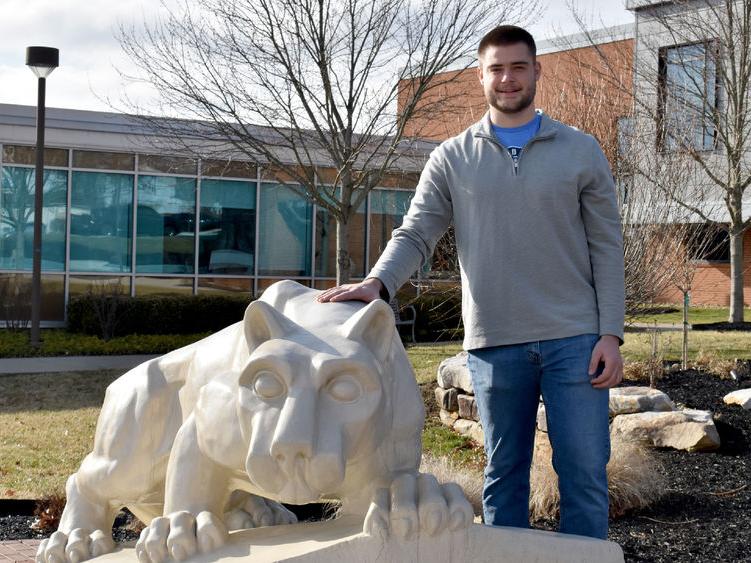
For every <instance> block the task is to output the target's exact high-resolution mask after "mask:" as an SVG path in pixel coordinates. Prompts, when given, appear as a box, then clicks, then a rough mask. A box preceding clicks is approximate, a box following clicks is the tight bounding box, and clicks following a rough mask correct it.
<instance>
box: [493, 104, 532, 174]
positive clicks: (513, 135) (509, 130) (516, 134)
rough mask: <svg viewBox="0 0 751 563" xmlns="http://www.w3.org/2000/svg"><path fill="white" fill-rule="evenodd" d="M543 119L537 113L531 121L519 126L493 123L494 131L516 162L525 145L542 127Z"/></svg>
mask: <svg viewBox="0 0 751 563" xmlns="http://www.w3.org/2000/svg"><path fill="white" fill-rule="evenodd" d="M541 121H542V118H541V116H540V114H539V113H537V114H535V116H534V118H532V120H531V121H528V122H527V123H525V124H524V125H520V126H519V127H499V126H498V125H493V133H495V136H496V137H498V140H499V141H500V142H501V144H502V145H503V146H504V147H506V149H507V150H508V153H509V154H510V155H511V158H512V159H513V160H514V162H515V163H516V162H518V161H519V157H520V156H521V154H522V149H524V146H525V145H526V144H527V142H528V141H529V140H530V139H531V138H532V137H534V136H535V134H536V133H537V131H538V130H539V129H540V122H541Z"/></svg>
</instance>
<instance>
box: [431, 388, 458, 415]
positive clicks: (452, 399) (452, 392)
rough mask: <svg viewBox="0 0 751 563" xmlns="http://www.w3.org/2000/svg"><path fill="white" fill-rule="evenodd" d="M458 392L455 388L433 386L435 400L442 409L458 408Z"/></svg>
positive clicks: (456, 409) (452, 409)
mask: <svg viewBox="0 0 751 563" xmlns="http://www.w3.org/2000/svg"><path fill="white" fill-rule="evenodd" d="M458 395H459V393H458V392H457V390H456V389H453V388H452V389H444V388H443V387H436V388H435V400H436V402H437V403H438V406H439V407H441V408H442V409H444V410H447V411H451V412H456V411H458V410H459V401H458V400H457V397H458Z"/></svg>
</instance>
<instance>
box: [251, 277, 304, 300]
mask: <svg viewBox="0 0 751 563" xmlns="http://www.w3.org/2000/svg"><path fill="white" fill-rule="evenodd" d="M283 279H285V278H273V279H272V278H263V279H259V280H258V295H259V296H260V295H261V294H262V293H263V292H264V290H266V289H268V288H269V287H271V286H272V285H274V284H275V283H276V282H278V281H282V280H283ZM294 281H295V282H297V283H299V284H300V285H304V286H305V287H310V280H294Z"/></svg>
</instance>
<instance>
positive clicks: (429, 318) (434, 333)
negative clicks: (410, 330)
mask: <svg viewBox="0 0 751 563" xmlns="http://www.w3.org/2000/svg"><path fill="white" fill-rule="evenodd" d="M410 304H411V305H414V307H415V309H416V310H417V322H416V325H415V332H416V334H417V340H418V342H436V341H438V340H460V339H462V338H464V327H463V326H462V298H461V292H459V291H441V290H429V291H426V292H425V293H422V294H421V295H420V296H419V297H415V298H414V299H413V300H412V301H411V302H410Z"/></svg>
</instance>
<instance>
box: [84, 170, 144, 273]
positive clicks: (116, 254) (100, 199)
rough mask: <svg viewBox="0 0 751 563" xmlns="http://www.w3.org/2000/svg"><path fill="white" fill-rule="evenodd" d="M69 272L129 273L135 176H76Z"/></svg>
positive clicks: (90, 173)
mask: <svg viewBox="0 0 751 563" xmlns="http://www.w3.org/2000/svg"><path fill="white" fill-rule="evenodd" d="M71 189H72V193H71V210H70V269H71V270H73V271H78V272H129V271H130V262H131V229H132V225H133V215H132V209H133V176H131V175H130V174H107V173H104V172H73V182H72V188H71Z"/></svg>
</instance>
